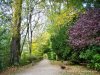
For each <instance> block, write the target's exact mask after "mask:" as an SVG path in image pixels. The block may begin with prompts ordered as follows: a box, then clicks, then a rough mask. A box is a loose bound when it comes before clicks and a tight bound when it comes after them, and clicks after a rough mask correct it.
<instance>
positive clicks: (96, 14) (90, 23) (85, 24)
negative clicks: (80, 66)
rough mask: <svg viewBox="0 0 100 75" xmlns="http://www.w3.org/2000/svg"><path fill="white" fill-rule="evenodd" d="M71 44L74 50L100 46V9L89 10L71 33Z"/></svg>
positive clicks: (72, 28) (81, 16)
mask: <svg viewBox="0 0 100 75" xmlns="http://www.w3.org/2000/svg"><path fill="white" fill-rule="evenodd" d="M69 42H70V45H71V46H72V47H73V48H77V49H79V48H80V49H81V48H84V47H86V46H89V45H93V44H97V45H100V9H99V8H98V9H91V10H88V11H87V12H86V13H85V14H82V15H80V18H79V20H78V21H77V22H76V23H75V25H74V26H73V27H71V29H70V31H69Z"/></svg>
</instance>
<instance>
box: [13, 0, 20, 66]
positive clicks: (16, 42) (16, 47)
mask: <svg viewBox="0 0 100 75" xmlns="http://www.w3.org/2000/svg"><path fill="white" fill-rule="evenodd" d="M12 7H13V8H12V9H13V16H12V27H11V28H12V29H11V31H12V41H11V65H18V64H19V59H20V56H21V53H20V37H21V36H20V27H21V10H22V0H13V5H12Z"/></svg>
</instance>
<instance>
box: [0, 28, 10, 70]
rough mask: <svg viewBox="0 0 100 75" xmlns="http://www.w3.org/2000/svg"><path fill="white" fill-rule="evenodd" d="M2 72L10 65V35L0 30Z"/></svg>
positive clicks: (0, 65) (0, 66)
mask: <svg viewBox="0 0 100 75" xmlns="http://www.w3.org/2000/svg"><path fill="white" fill-rule="evenodd" d="M0 35H1V36H0V70H2V69H5V68H6V67H7V66H8V65H9V58H10V34H9V33H8V32H7V31H6V30H4V29H3V28H0Z"/></svg>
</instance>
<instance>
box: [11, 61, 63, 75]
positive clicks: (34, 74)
mask: <svg viewBox="0 0 100 75" xmlns="http://www.w3.org/2000/svg"><path fill="white" fill-rule="evenodd" d="M63 73H64V70H62V69H61V68H60V67H59V66H56V65H51V64H50V61H49V60H46V59H44V60H42V61H41V62H39V63H38V64H37V65H35V66H33V67H31V68H28V69H26V70H24V71H21V72H20V73H16V74H12V75H64V74H63Z"/></svg>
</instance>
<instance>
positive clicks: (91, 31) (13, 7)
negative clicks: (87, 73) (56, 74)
mask: <svg viewBox="0 0 100 75" xmlns="http://www.w3.org/2000/svg"><path fill="white" fill-rule="evenodd" d="M44 57H46V58H48V59H50V60H60V61H70V62H72V63H74V64H81V63H84V64H85V65H86V66H87V67H89V68H92V69H95V70H100V0H0V71H2V70H5V69H7V67H11V66H20V65H26V64H29V63H31V62H33V61H39V60H41V59H43V58H44Z"/></svg>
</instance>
